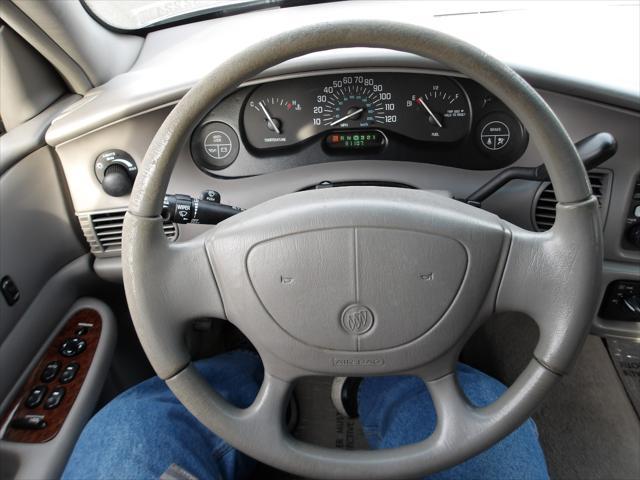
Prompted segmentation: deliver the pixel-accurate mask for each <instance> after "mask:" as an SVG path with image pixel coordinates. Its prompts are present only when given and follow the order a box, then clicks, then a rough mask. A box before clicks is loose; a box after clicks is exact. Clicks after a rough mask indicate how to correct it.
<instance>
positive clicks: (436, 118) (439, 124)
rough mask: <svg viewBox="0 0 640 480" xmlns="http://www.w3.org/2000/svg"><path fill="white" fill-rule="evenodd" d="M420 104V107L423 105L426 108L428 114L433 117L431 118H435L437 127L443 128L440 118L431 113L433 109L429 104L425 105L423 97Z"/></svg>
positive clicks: (419, 98)
mask: <svg viewBox="0 0 640 480" xmlns="http://www.w3.org/2000/svg"><path fill="white" fill-rule="evenodd" d="M418 103H419V104H420V105H422V106H423V107H424V109H425V110H426V111H427V113H428V114H429V115H430V116H431V118H433V121H434V122H436V125H438V127H440V128H442V124H441V123H440V120H438V117H436V116H435V115H434V114H433V112H432V111H431V109H430V108H429V107H427V104H426V103H425V101H424V100H423V99H422V97H418Z"/></svg>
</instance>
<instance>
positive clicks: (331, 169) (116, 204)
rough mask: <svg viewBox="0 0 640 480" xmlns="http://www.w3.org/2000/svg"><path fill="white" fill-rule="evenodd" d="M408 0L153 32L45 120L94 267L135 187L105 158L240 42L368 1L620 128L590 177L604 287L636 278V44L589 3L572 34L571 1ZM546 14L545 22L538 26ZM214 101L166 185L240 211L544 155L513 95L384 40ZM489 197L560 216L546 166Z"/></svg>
mask: <svg viewBox="0 0 640 480" xmlns="http://www.w3.org/2000/svg"><path fill="white" fill-rule="evenodd" d="M399 3H401V2H396V1H394V2H384V1H380V2H340V3H337V4H335V5H332V8H331V9H328V8H326V6H325V5H309V6H304V7H298V8H291V9H282V10H279V9H276V10H263V11H258V12H252V13H246V14H242V15H238V16H235V17H228V18H223V19H212V20H210V21H203V22H196V23H193V24H188V25H182V26H176V27H173V28H168V29H166V30H162V31H158V32H154V33H152V34H150V35H149V36H148V37H147V38H146V39H145V43H144V47H143V49H142V51H141V52H140V55H139V57H138V59H137V60H136V63H135V64H134V65H133V67H132V68H131V69H130V70H129V71H127V72H125V73H122V74H120V75H118V76H117V77H115V78H114V79H112V80H111V81H110V82H108V83H106V84H104V85H102V86H100V87H98V88H96V89H94V90H92V91H91V92H89V93H88V94H87V95H86V96H85V97H84V98H83V99H82V100H80V101H78V102H77V103H75V104H74V105H73V106H72V107H70V108H69V109H67V110H66V111H65V112H63V114H61V115H60V116H59V117H57V118H56V119H55V120H54V121H53V123H52V125H51V127H50V128H49V129H48V131H47V133H46V140H47V143H48V144H49V145H50V146H51V147H52V148H54V149H55V154H56V156H57V158H58V160H59V163H60V166H61V173H62V175H61V177H62V179H63V181H64V182H65V183H66V184H67V186H68V191H69V197H70V206H71V207H72V209H73V211H74V213H75V215H76V216H77V218H78V220H79V225H80V228H81V229H82V232H83V234H84V237H85V238H86V239H87V243H88V244H89V246H90V249H91V252H92V253H93V254H94V257H95V260H94V263H93V267H94V269H95V271H96V272H97V273H98V274H99V275H101V276H103V277H104V278H107V279H109V280H113V281H120V276H121V267H120V256H119V245H120V233H121V227H122V219H123V217H124V211H125V210H126V208H127V205H128V201H129V194H128V193H127V191H128V190H126V189H125V190H123V191H120V190H117V189H116V190H117V191H116V192H115V193H117V195H111V194H108V193H107V192H106V190H105V183H104V170H106V168H107V167H108V166H110V164H111V163H113V162H115V161H119V162H120V165H124V167H125V168H126V169H127V170H128V174H127V173H126V172H124V171H123V168H120V169H119V172H120V173H119V174H120V175H121V176H122V175H125V174H127V175H129V176H131V177H132V176H134V175H135V171H136V169H137V167H139V166H140V165H142V163H143V161H144V156H145V152H146V151H147V148H148V146H149V144H150V143H151V140H152V138H153V137H154V135H156V133H157V131H158V129H159V128H160V126H161V125H162V123H163V122H164V121H165V119H166V118H167V116H168V115H169V113H170V112H171V110H172V108H173V107H174V106H175V104H176V103H177V102H178V101H179V100H180V99H181V98H182V97H183V96H184V94H185V93H186V92H187V91H188V90H189V88H190V87H191V86H193V85H194V84H195V83H196V82H197V81H198V80H199V79H200V78H202V77H203V76H204V75H205V74H207V73H208V72H209V71H210V70H211V69H212V68H215V67H216V66H217V65H220V64H221V63H222V62H224V61H226V60H228V59H229V58H230V57H231V56H232V55H233V54H234V53H235V52H237V51H239V50H241V49H243V48H246V47H248V46H249V45H251V44H253V43H256V42H259V41H260V40H261V39H262V38H264V37H266V36H269V35H271V34H273V33H277V32H281V31H283V30H285V29H287V28H290V27H291V26H292V25H298V26H299V25H301V24H304V23H305V22H315V21H319V20H322V19H325V20H326V21H333V20H335V19H336V18H339V17H340V16H347V17H349V18H351V17H354V16H360V15H364V14H365V13H366V16H371V17H378V16H379V17H380V18H388V17H390V16H391V17H394V19H396V20H399V21H405V22H409V23H415V24H429V25H433V26H434V27H437V28H438V29H440V30H442V31H444V32H446V33H450V34H453V35H455V36H458V37H460V38H463V39H466V40H467V41H469V42H471V43H473V44H475V45H477V46H479V47H480V48H483V49H484V50H485V51H487V52H488V53H489V54H492V55H494V56H496V57H498V58H500V59H501V60H503V61H505V62H506V63H508V64H509V65H511V66H512V67H513V68H514V69H515V70H516V71H517V72H518V73H519V74H520V75H522V76H523V78H524V79H525V80H527V81H528V82H529V83H530V84H531V85H532V86H533V87H534V88H536V90H537V91H538V93H539V94H540V95H541V96H542V97H543V99H544V100H545V101H546V102H547V103H548V104H549V106H550V107H551V108H552V110H553V111H554V112H555V114H556V115H557V116H558V118H559V119H560V121H561V122H562V124H563V125H564V127H565V128H566V130H567V133H568V134H569V136H570V137H571V138H572V140H573V141H574V142H578V141H579V140H581V139H584V138H585V137H589V136H591V135H593V134H595V133H598V132H610V133H611V134H612V135H613V136H614V137H615V138H616V139H617V142H618V151H617V153H616V154H615V155H614V156H613V157H612V158H610V159H609V160H607V161H606V162H605V163H603V164H602V165H600V166H599V167H598V168H597V169H595V170H592V171H591V172H590V176H589V177H590V180H591V184H592V187H593V190H594V193H596V195H597V196H598V197H599V199H600V200H601V216H602V220H603V225H604V256H605V262H604V274H603V279H602V283H601V287H602V296H603V297H605V295H608V293H606V292H607V289H608V287H609V286H610V285H622V287H624V288H626V284H621V283H615V284H614V283H612V282H620V281H632V282H638V281H640V273H639V269H638V264H639V262H640V249H639V247H636V244H635V243H634V242H632V241H631V240H632V238H631V236H630V235H629V233H630V232H632V231H633V232H638V231H640V211H639V210H638V209H639V207H640V137H639V136H638V134H637V132H638V131H640V113H639V112H640V104H639V103H638V99H639V98H640V97H638V92H637V81H636V80H637V68H635V65H637V58H640V57H638V56H637V55H627V56H626V57H624V59H622V60H621V59H620V57H619V56H610V55H608V54H607V50H606V48H607V45H610V43H609V42H601V39H600V38H599V37H597V36H593V35H592V34H591V33H590V32H592V31H595V30H596V29H598V28H601V27H602V18H603V17H602V16H593V17H588V18H584V15H582V12H583V11H584V9H576V12H573V13H574V14H575V15H578V16H579V18H581V19H582V20H581V22H583V23H581V28H579V29H575V31H574V32H573V34H574V35H576V37H575V41H573V42H567V41H565V40H566V39H564V37H563V36H564V35H566V24H565V23H563V20H562V19H563V18H566V17H563V16H558V17H555V16H551V17H549V16H548V12H547V11H545V10H544V9H541V10H540V12H539V13H535V12H531V11H527V10H522V11H514V12H509V13H495V14H493V13H487V14H483V15H465V16H437V17H436V16H434V15H432V12H430V11H429V8H430V2H419V3H417V4H413V3H412V5H414V6H415V5H419V6H420V8H417V9H416V8H412V9H411V10H409V9H401V8H396V5H398V4H399ZM363 5H367V8H362V7H363ZM391 5H393V6H391ZM363 12H365V13H363ZM409 12H410V13H409ZM611 12H613V13H616V15H615V24H616V28H615V29H611V30H609V31H608V34H609V35H613V36H619V37H620V40H619V41H620V42H627V39H626V36H625V35H631V34H630V33H629V32H630V30H629V29H628V28H626V27H624V25H627V23H625V22H630V20H629V19H630V18H631V15H629V14H628V13H625V12H627V10H624V9H617V10H616V9H614V10H611ZM611 12H610V13H611ZM536 15H537V16H536ZM584 22H586V23H584ZM589 22H592V23H589ZM541 24H544V25H546V26H547V27H548V28H547V30H546V32H545V35H543V36H540V35H539V25H541ZM623 37H624V38H623ZM505 38H508V39H509V41H505ZM616 38H617V37H616ZM621 44H622V43H621ZM625 44H626V43H625ZM550 49H555V51H554V55H548V52H549V51H550ZM594 52H596V53H598V55H594ZM567 58H571V60H572V61H571V62H567V61H566V59H567ZM594 58H597V60H598V61H597V62H594ZM634 62H636V63H634ZM634 72H635V73H634ZM209 108H210V110H209V113H208V114H207V115H206V116H205V117H204V118H203V119H202V120H201V121H200V122H199V123H198V124H197V125H194V129H193V132H192V134H191V135H190V137H189V138H188V139H185V140H186V141H185V144H184V145H183V148H182V149H181V151H180V152H179V154H178V157H177V159H176V164H175V168H174V171H173V173H172V177H171V180H170V182H169V186H168V190H167V192H168V193H170V194H182V195H188V196H191V197H193V198H198V197H201V195H202V194H203V193H204V192H205V191H215V192H217V194H218V198H219V199H220V201H221V202H222V203H224V204H227V205H232V206H237V207H240V208H243V209H248V208H251V207H253V206H255V205H258V204H260V203H262V202H265V201H267V200H270V199H272V198H275V197H278V196H281V195H285V194H288V193H291V192H296V191H300V190H305V189H309V188H316V187H318V186H320V185H326V184H327V183H330V184H332V185H350V184H358V185H362V184H364V185H393V186H406V187H411V188H416V189H423V190H432V191H441V192H444V193H446V194H447V195H449V196H452V197H454V198H458V199H465V198H468V197H469V196H470V195H471V194H473V192H475V191H477V190H478V189H479V188H481V187H482V186H483V185H485V184H487V182H489V181H491V179H493V178H494V177H496V176H497V175H500V174H502V173H504V172H505V170H506V169H508V168H510V167H515V168H517V169H530V168H531V167H537V166H539V165H540V164H542V163H543V162H544V160H545V159H544V157H543V155H542V154H541V152H540V151H538V150H537V148H536V145H534V144H533V142H530V141H529V138H528V134H527V132H526V131H525V129H524V128H523V127H522V125H521V124H520V122H519V121H518V119H517V118H516V117H515V116H514V115H513V113H512V112H511V111H510V109H509V108H508V106H506V105H505V104H504V103H502V102H501V101H500V99H498V98H496V97H495V96H493V95H492V94H491V93H490V92H488V91H487V90H485V89H484V88H483V87H482V86H481V85H479V84H477V83H476V82H474V81H472V80H470V79H468V78H466V77H464V76H462V75H460V74H459V73H458V72H455V71H452V70H451V69H450V68H448V67H447V66H446V65H443V64H439V63H437V62H434V61H431V60H429V59H423V58H419V57H416V56H412V55H409V54H404V53H400V52H394V51H390V50H384V49H361V48H352V49H339V50H332V51H327V52H317V53H314V54H310V55H306V56H304V57H300V58H298V59H295V60H292V61H288V62H285V63H283V64H281V65H278V66H276V67H273V68H271V69H269V70H267V71H265V72H261V73H259V74H257V75H256V76H255V77H254V78H252V79H249V80H248V81H247V82H246V83H244V84H243V85H240V86H239V87H238V88H237V89H236V90H234V91H230V92H229V93H228V95H227V97H226V98H225V99H224V100H223V101H221V102H220V103H219V104H217V105H211V106H209ZM116 153H117V154H118V155H120V156H118V155H115V154H116ZM112 154H113V155H112ZM99 167H102V168H99ZM115 169H116V167H113V169H112V171H115ZM112 193H113V191H112ZM481 207H482V208H483V209H485V210H488V211H490V212H493V213H495V214H496V215H499V216H500V217H502V218H504V219H505V220H507V221H510V222H512V223H513V224H515V225H517V226H519V227H521V228H524V229H528V230H532V231H541V230H545V229H547V228H549V227H550V226H551V225H552V224H553V221H554V218H555V196H554V192H553V187H552V185H550V184H549V183H548V182H539V181H528V180H522V179H518V180H513V181H510V182H509V183H507V184H506V185H504V186H503V187H502V188H500V189H499V190H497V191H495V192H494V193H493V194H492V195H491V196H490V197H489V198H487V199H486V200H485V201H483V202H482V205H481ZM206 228H207V227H206V226H203V225H194V224H180V225H166V226H165V234H166V236H167V238H169V239H170V240H171V241H176V242H182V241H186V240H189V239H190V238H193V237H194V236H196V235H198V234H199V233H201V232H203V231H204V230H205V229H206ZM634 238H635V237H634ZM622 287H621V288H622ZM611 298H612V299H613V300H615V299H616V298H617V297H615V292H613V293H612V294H611ZM613 300H612V301H613ZM614 303H615V302H614ZM603 315H604V313H603ZM637 328H638V327H637V325H635V324H633V323H630V322H623V321H617V320H610V319H608V318H605V317H603V316H600V315H598V316H596V318H594V330H595V331H599V332H606V333H607V334H613V335H619V336H633V337H637V335H638V329H637Z"/></svg>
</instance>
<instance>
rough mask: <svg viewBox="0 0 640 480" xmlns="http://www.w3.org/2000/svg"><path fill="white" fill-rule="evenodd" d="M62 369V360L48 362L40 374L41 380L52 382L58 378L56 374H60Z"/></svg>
mask: <svg viewBox="0 0 640 480" xmlns="http://www.w3.org/2000/svg"><path fill="white" fill-rule="evenodd" d="M59 371H60V362H59V361H57V360H56V361H53V362H49V363H48V364H47V366H46V367H44V370H43V371H42V374H41V375H40V380H41V381H43V382H45V383H49V382H52V381H53V379H54V378H56V375H58V372H59Z"/></svg>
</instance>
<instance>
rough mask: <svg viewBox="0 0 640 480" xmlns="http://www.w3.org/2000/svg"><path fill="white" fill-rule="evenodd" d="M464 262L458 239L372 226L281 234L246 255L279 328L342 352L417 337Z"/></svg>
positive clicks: (438, 312) (439, 312) (440, 307)
mask: <svg viewBox="0 0 640 480" xmlns="http://www.w3.org/2000/svg"><path fill="white" fill-rule="evenodd" d="M466 268H467V254H466V251H465V249H464V247H463V246H462V245H461V244H460V243H459V242H458V241H456V240H453V239H451V238H446V237H443V236H438V235H433V234H427V233H422V232H415V231H409V230H396V229H388V228H375V227H346V228H329V229H321V230H313V231H306V232H301V233H294V234H290V235H285V236H282V237H279V238H275V239H271V240H267V241H265V242H262V243H259V244H257V245H255V246H254V247H253V248H252V249H251V251H250V252H249V255H248V257H247V270H248V274H249V277H250V279H251V283H252V285H253V288H254V290H255V292H256V294H257V296H258V297H259V298H260V301H261V302H262V304H263V305H264V308H265V309H266V310H267V311H268V312H269V314H270V315H271V317H272V318H273V319H274V320H275V322H277V323H278V325H279V326H280V327H281V328H282V329H283V330H285V331H286V332H287V333H288V334H289V335H291V336H293V337H294V338H296V339H297V340H299V341H301V342H303V343H305V344H308V345H313V346H315V347H320V348H323V349H328V350H342V351H373V350H381V349H387V348H392V347H396V346H399V345H403V344H405V343H407V342H410V341H412V340H414V339H416V338H418V337H420V336H421V335H423V334H424V333H425V332H427V331H428V330H429V329H430V328H431V327H433V326H434V325H435V324H436V323H437V322H438V320H440V318H442V316H443V314H444V313H445V312H446V310H447V309H448V308H449V306H450V305H451V302H452V301H453V299H454V298H455V296H456V294H457V292H458V290H459V288H460V285H461V283H462V279H463V278H464V275H465V272H466Z"/></svg>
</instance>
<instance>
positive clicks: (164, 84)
mask: <svg viewBox="0 0 640 480" xmlns="http://www.w3.org/2000/svg"><path fill="white" fill-rule="evenodd" d="M434 3H435V4H437V3H439V2H412V3H409V4H407V3H404V4H403V2H400V1H397V0H395V1H392V2H388V1H373V2H372V1H362V2H339V3H337V4H335V5H332V6H331V8H327V7H326V5H309V6H304V7H298V8H289V9H273V10H264V11H260V12H251V13H245V14H242V15H239V16H237V17H229V18H223V19H216V20H210V21H202V22H196V23H192V24H189V25H182V26H178V27H174V28H167V29H165V30H162V31H157V32H153V33H151V34H149V35H148V36H147V38H146V40H145V44H144V46H143V48H142V51H141V53H140V57H139V58H138V60H137V61H136V63H135V65H134V66H133V67H132V68H131V69H130V70H129V71H128V72H126V73H124V74H122V75H120V76H118V77H116V78H114V79H113V81H111V82H110V83H109V84H108V85H105V86H103V87H101V88H99V89H96V90H95V92H94V93H95V95H96V98H95V99H94V101H92V102H91V103H88V104H86V105H85V106H84V107H83V108H82V110H81V111H78V112H77V114H76V115H74V116H73V117H71V116H70V117H68V118H67V119H66V121H65V122H61V123H60V124H59V125H57V126H56V130H55V131H54V132H52V133H51V137H50V138H51V142H52V144H54V145H57V144H59V143H61V142H63V141H65V140H69V139H71V138H74V137H77V136H78V135H81V134H83V133H86V132H87V131H90V130H93V129H95V128H99V127H100V126H103V125H105V124H108V123H110V122H113V121H115V120H117V119H120V118H123V117H126V116H129V115H132V114H135V113H139V112H141V111H145V110H148V109H150V108H154V107H157V106H158V105H163V104H167V103H171V102H175V101H176V100H177V99H179V98H181V97H182V96H183V95H184V93H186V91H187V90H188V89H189V88H190V87H191V86H193V85H194V84H195V82H197V81H198V80H199V79H200V78H201V77H202V76H203V75H205V74H206V73H207V72H208V71H209V70H210V69H212V68H214V67H215V66H216V65H219V64H220V63H222V62H223V61H224V60H225V59H226V58H228V57H229V56H232V55H233V54H234V53H237V52H238V51H240V50H241V49H242V48H244V47H247V46H249V45H251V44H254V43H259V42H260V41H262V40H263V39H265V38H267V37H268V36H269V35H272V34H275V33H277V32H279V31H283V30H286V29H288V28H291V25H304V24H308V23H311V22H313V21H316V20H319V19H324V20H325V21H327V22H331V21H339V19H341V18H362V17H363V16H364V17H367V18H379V19H389V18H395V19H396V20H400V21H405V22H408V23H414V24H421V25H429V26H431V28H435V29H439V30H441V31H443V32H446V33H450V34H454V35H457V36H459V37H460V38H463V39H465V40H467V41H470V42H471V43H474V44H476V45H479V46H481V47H482V48H484V49H485V51H488V52H489V53H490V54H493V55H494V56H497V57H498V58H500V59H501V60H502V61H504V62H506V63H507V64H509V65H511V66H512V67H513V68H514V69H515V70H516V71H518V72H519V73H520V74H521V75H522V76H523V77H524V78H525V79H527V80H528V81H530V82H531V83H532V84H533V85H534V86H537V87H540V88H548V89H550V90H554V91H558V92H563V93H566V94H568V95H572V96H576V97H586V98H592V99H596V100H600V101H602V102H605V103H610V104H612V105H618V106H621V107H624V108H628V109H632V110H638V109H640V100H639V98H640V97H639V96H638V82H639V80H638V72H637V71H634V70H633V68H632V65H633V64H634V63H633V61H632V60H633V59H629V60H630V61H625V58H626V57H624V52H623V51H622V50H620V51H618V52H616V53H617V54H616V55H611V52H610V51H608V50H604V49H606V48H607V46H606V45H608V44H609V42H599V41H597V37H596V36H594V35H593V34H592V32H593V31H594V30H591V29H590V28H589V27H588V25H593V22H599V23H598V24H597V31H598V32H600V33H601V34H604V33H603V31H606V32H608V34H609V36H610V41H611V42H613V41H614V40H612V38H619V39H620V42H621V43H620V44H630V43H632V42H635V40H636V38H635V37H633V31H634V29H633V28H631V29H629V28H623V27H620V26H618V25H619V24H622V23H624V24H626V22H628V21H629V20H628V17H629V15H633V14H634V13H636V12H637V10H636V9H635V8H623V7H610V8H609V9H608V10H604V7H603V12H602V16H601V17H595V18H594V16H592V15H590V14H589V12H590V11H591V10H592V7H593V4H592V5H589V6H584V7H582V8H576V9H575V11H573V12H571V14H570V15H571V17H570V18H571V19H572V21H574V22H580V20H579V19H582V18H583V17H587V18H585V19H584V21H585V23H584V24H582V28H580V29H575V30H574V31H573V33H574V34H575V35H576V37H575V38H573V40H572V41H571V42H566V41H564V40H565V39H564V37H563V35H565V32H566V28H564V26H561V25H560V24H559V22H560V21H561V20H562V19H566V18H568V15H569V14H568V13H567V12H562V13H561V14H557V15H553V16H549V15H547V13H548V12H546V11H545V12H544V13H541V12H538V13H531V12H529V11H528V10H526V9H522V10H521V11H512V12H502V13H496V14H493V15H474V16H473V26H472V28H470V25H469V24H468V23H467V22H468V20H469V18H470V16H466V15H461V16H449V17H434V15H433V14H434V13H435V12H434V11H433V10H434V7H433V6H432V5H433V4H434ZM543 15H544V16H543ZM607 18H610V19H611V20H610V21H609V22H607V21H606V19H607ZM536 19H537V20H541V21H543V22H544V23H545V24H546V25H548V27H547V28H546V31H545V35H543V36H541V35H540V34H539V31H538V30H537V29H538V25H539V24H538V23H536V21H535V20H536ZM616 20H619V22H618V25H617V24H616ZM534 30H535V31H534ZM506 32H512V33H513V35H512V36H510V37H509V41H505V38H507V37H506V35H507V33H506ZM527 32H530V34H527ZM554 40H555V41H556V45H554V48H555V49H556V51H557V55H546V50H545V49H544V48H541V44H545V45H546V44H550V43H553V41H554ZM624 42H629V43H624ZM605 44H606V45H605ZM557 49H566V50H563V51H562V52H560V51H558V50H557ZM211 52H215V55H212V54H211ZM596 52H601V53H600V54H598V53H596ZM621 55H622V56H621ZM563 58H572V60H573V61H572V62H564V61H561V59H563ZM371 66H375V67H392V68H393V67H396V68H402V67H404V68H407V67H408V68H419V69H436V70H440V69H442V68H444V67H443V65H442V64H441V63H437V62H434V61H433V60H425V59H422V58H420V57H418V56H416V55H412V54H407V53H401V52H392V51H389V50H383V49H376V48H349V49H340V50H335V51H331V52H330V53H327V52H325V53H322V52H321V53H313V54H310V55H306V56H304V57H301V58H298V59H295V60H292V61H288V62H286V63H284V64H282V65H279V66H277V67H274V68H271V69H269V70H268V71H265V72H263V73H259V74H257V76H258V77H274V76H277V75H287V74H292V73H299V72H309V71H314V70H315V71H317V70H331V69H341V68H348V69H351V70H358V69H361V68H363V67H371ZM605 69H606V70H605ZM605 71H606V72H607V74H606V75H604V74H602V72H605ZM614 72H616V73H614ZM634 81H635V82H634ZM634 83H635V85H634Z"/></svg>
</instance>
